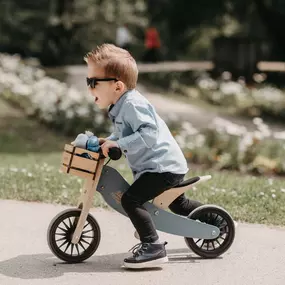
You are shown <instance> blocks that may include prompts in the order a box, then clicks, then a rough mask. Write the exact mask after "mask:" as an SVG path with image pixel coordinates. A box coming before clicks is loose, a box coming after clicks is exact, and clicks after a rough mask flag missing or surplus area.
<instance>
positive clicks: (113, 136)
mask: <svg viewBox="0 0 285 285" xmlns="http://www.w3.org/2000/svg"><path fill="white" fill-rule="evenodd" d="M117 139H118V137H117V136H116V134H115V132H113V133H111V134H110V135H109V136H108V137H107V138H106V140H110V141H116V140H117Z"/></svg>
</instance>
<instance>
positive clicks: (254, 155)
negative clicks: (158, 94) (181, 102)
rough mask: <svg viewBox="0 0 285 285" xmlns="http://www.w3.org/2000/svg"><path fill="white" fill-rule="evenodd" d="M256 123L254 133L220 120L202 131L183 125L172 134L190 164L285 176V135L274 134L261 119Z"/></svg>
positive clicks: (281, 133)
mask: <svg viewBox="0 0 285 285" xmlns="http://www.w3.org/2000/svg"><path fill="white" fill-rule="evenodd" d="M253 122H254V124H255V125H256V130H254V131H248V130H247V129H246V128H245V127H243V126H239V125H236V124H233V123H231V122H229V121H226V120H223V119H220V118H217V119H215V120H214V121H213V123H212V124H211V125H210V126H209V127H208V128H206V129H204V130H201V131H198V130H197V129H195V128H193V126H192V125H191V124H190V123H188V122H184V123H183V124H182V125H181V127H180V128H177V129H176V131H175V132H173V133H174V135H175V138H176V140H177V141H178V143H179V145H180V146H181V147H182V148H183V150H184V154H185V156H186V157H187V159H188V161H189V162H190V164H191V162H192V163H199V164H205V165H207V166H211V167H215V168H217V169H231V170H239V171H242V172H253V173H257V174H276V175H284V174H285V132H272V131H271V130H270V129H269V128H268V126H267V125H266V124H264V123H263V121H262V119H261V118H255V119H254V120H253Z"/></svg>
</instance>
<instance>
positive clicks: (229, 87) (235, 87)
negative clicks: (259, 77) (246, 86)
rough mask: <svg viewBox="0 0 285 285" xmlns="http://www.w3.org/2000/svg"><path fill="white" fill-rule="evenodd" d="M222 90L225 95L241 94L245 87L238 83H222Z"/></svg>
mask: <svg viewBox="0 0 285 285" xmlns="http://www.w3.org/2000/svg"><path fill="white" fill-rule="evenodd" d="M220 90H221V92H222V93H223V94H225V95H231V94H239V93H242V92H243V86H242V85H241V84H239V83H237V82H233V81H231V82H222V83H221V84H220Z"/></svg>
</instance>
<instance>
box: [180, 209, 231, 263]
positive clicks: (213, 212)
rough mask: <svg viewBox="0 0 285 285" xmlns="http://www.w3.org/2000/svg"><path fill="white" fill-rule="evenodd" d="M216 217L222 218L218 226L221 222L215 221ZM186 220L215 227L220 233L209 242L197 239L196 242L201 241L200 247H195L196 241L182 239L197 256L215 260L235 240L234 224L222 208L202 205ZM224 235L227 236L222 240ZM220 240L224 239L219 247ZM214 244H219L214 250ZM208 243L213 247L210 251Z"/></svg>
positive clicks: (186, 238)
mask: <svg viewBox="0 0 285 285" xmlns="http://www.w3.org/2000/svg"><path fill="white" fill-rule="evenodd" d="M214 217H215V218H214ZM217 217H221V218H222V223H221V224H220V225H219V223H218V222H221V220H219V221H217ZM188 218H189V219H193V220H199V221H201V222H205V223H207V224H211V225H214V226H217V227H218V228H220V231H221V232H220V235H219V236H218V237H217V238H214V239H209V240H206V239H204V240H203V239H201V240H199V239H198V241H203V243H202V246H198V245H197V241H195V240H196V239H195V240H194V239H193V238H188V237H184V239H185V242H186V245H187V246H188V247H189V248H190V249H191V250H192V251H193V252H194V253H196V254H197V255H199V256H201V257H203V258H216V257H218V256H220V255H222V254H223V253H225V252H226V251H227V250H228V249H229V248H230V246H231V245H232V243H233V241H234V238H235V224H234V221H233V219H232V217H231V216H230V214H229V213H228V212H227V211H226V210H224V209H223V208H221V207H218V206H215V205H203V206H200V207H198V208H196V209H195V210H194V211H193V212H191V213H190V215H189V216H188ZM225 233H227V234H226V237H225V238H224V237H223V236H224V234H225ZM222 238H224V239H223V242H222V244H221V245H220V241H219V240H221V239H222ZM215 242H216V243H219V245H220V246H219V247H218V248H215ZM206 243H207V249H204V248H203V246H204V244H206ZM210 243H211V244H212V247H213V249H211V250H209V249H208V245H209V244H210Z"/></svg>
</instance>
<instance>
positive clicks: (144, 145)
mask: <svg viewBox="0 0 285 285" xmlns="http://www.w3.org/2000/svg"><path fill="white" fill-rule="evenodd" d="M109 117H110V119H111V120H112V122H113V125H114V132H113V133H112V134H111V135H110V136H109V137H108V138H107V139H109V140H113V141H117V143H118V145H119V147H120V148H121V150H122V152H123V153H124V154H125V156H126V159H127V161H128V164H129V166H130V168H131V170H132V172H133V175H134V179H135V180H136V179H137V178H139V176H140V175H141V174H142V173H144V172H158V173H161V172H172V173H177V174H185V173H187V172H188V167H187V162H186V159H185V157H184V155H183V153H182V150H181V148H180V147H179V145H178V144H177V142H176V140H175V139H174V137H173V136H172V134H171V132H170V130H169V128H168V127H167V125H166V123H165V122H164V121H163V120H162V119H161V118H160V116H159V115H158V114H157V113H156V111H155V108H154V107H153V106H152V105H151V104H150V102H149V101H148V100H147V99H146V98H145V97H144V96H142V95H141V94H140V93H139V92H138V91H137V90H135V89H133V90H130V91H127V92H126V93H124V94H123V95H122V96H121V97H120V98H119V100H118V101H117V102H116V104H115V105H112V106H111V107H110V108H109Z"/></svg>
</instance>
